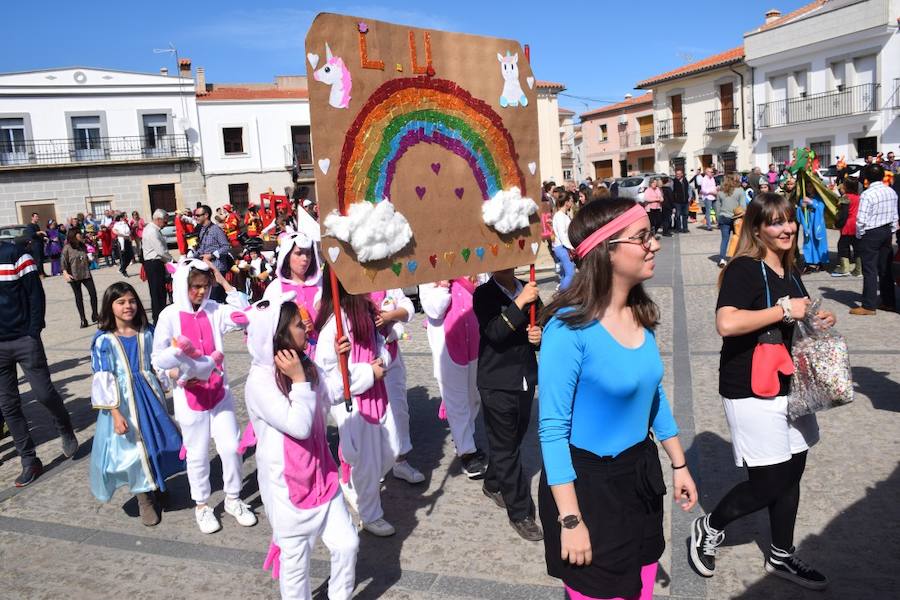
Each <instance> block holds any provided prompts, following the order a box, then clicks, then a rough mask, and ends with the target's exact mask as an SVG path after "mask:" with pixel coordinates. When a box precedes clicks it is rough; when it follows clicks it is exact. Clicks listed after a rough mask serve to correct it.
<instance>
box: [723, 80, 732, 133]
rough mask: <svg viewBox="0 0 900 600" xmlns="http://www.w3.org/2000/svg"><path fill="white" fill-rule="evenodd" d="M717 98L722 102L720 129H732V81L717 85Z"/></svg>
mask: <svg viewBox="0 0 900 600" xmlns="http://www.w3.org/2000/svg"><path fill="white" fill-rule="evenodd" d="M719 99H720V101H721V102H722V129H734V84H733V83H731V82H729V83H723V84H722V85H720V86H719Z"/></svg>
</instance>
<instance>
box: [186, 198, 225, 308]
mask: <svg viewBox="0 0 900 600" xmlns="http://www.w3.org/2000/svg"><path fill="white" fill-rule="evenodd" d="M194 219H195V220H196V221H197V229H196V230H195V231H196V233H197V245H196V246H194V249H193V250H191V251H190V252H188V254H189V255H190V256H192V257H193V258H199V259H203V260H211V261H212V262H213V264H214V265H215V266H216V269H218V270H219V273H222V274H225V273H227V272H228V270H229V269H230V268H231V264H230V262H229V261H230V260H231V255H230V254H229V253H228V252H229V250H230V249H231V244H230V243H228V236H226V235H225V232H224V231H222V228H221V227H219V226H218V225H216V224H215V223H213V221H212V209H211V208H210V207H209V206H207V205H206V204H201V205H200V206H198V207H197V208H196V209H194ZM209 297H210V299H212V300H215V301H216V302H219V303H222V302H225V290H224V289H223V288H222V286H221V285H218V284H216V285H215V286H213V289H212V292H211V293H210V296H209Z"/></svg>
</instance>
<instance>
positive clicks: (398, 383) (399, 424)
mask: <svg viewBox="0 0 900 600" xmlns="http://www.w3.org/2000/svg"><path fill="white" fill-rule="evenodd" d="M384 386H385V387H386V388H387V395H388V402H390V404H391V412H393V413H394V426H395V427H396V428H397V438H398V440H399V444H400V456H406V455H407V454H409V453H410V452H411V451H412V440H410V439H409V402H408V399H407V396H406V364H404V362H403V354H402V353H400V352H398V353H397V358H395V359H394V360H393V361H391V366H390V367H388V370H387V373H386V374H385V376H384Z"/></svg>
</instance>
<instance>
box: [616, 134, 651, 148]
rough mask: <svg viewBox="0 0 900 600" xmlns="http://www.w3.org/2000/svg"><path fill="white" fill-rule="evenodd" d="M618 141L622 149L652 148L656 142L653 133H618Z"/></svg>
mask: <svg viewBox="0 0 900 600" xmlns="http://www.w3.org/2000/svg"><path fill="white" fill-rule="evenodd" d="M619 140H620V142H621V144H622V147H623V148H640V147H642V146H652V145H653V142H655V141H656V137H655V136H654V135H653V132H652V131H650V132H646V131H645V132H643V133H641V132H640V131H627V132H620V133H619Z"/></svg>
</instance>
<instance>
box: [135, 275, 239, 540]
mask: <svg viewBox="0 0 900 600" xmlns="http://www.w3.org/2000/svg"><path fill="white" fill-rule="evenodd" d="M214 281H215V282H217V283H218V284H219V285H221V286H222V287H223V288H224V289H225V291H226V292H227V298H226V302H227V303H226V304H219V303H218V302H216V301H214V300H210V298H209V294H210V292H211V291H212V284H213V282H214ZM172 298H173V300H174V303H173V304H171V305H169V306H167V307H166V308H165V309H163V311H162V312H161V313H160V315H159V319H158V320H157V322H156V329H155V331H154V336H153V355H152V360H153V366H154V368H156V369H157V370H159V371H165V369H164V367H163V365H162V364H161V362H162V363H166V364H168V363H167V362H166V360H165V357H167V355H168V354H169V353H170V352H171V350H170V349H171V344H172V340H173V339H176V338H179V337H181V336H183V337H184V338H187V339H188V340H190V342H191V344H192V345H193V347H194V348H196V349H197V350H199V351H201V352H202V353H203V355H205V356H212V355H213V354H214V353H216V352H218V353H221V352H222V350H223V348H224V346H223V344H222V336H223V335H224V334H225V333H227V332H229V331H232V330H235V329H238V328H239V327H240V322H246V320H245V319H243V320H242V319H240V318H239V317H238V318H237V321H236V320H235V319H234V318H233V316H234V315H235V314H237V313H239V314H240V315H241V316H242V315H243V309H244V308H246V307H247V306H248V303H247V298H246V296H245V295H244V294H242V293H240V292H238V291H237V290H235V289H234V288H233V287H232V286H231V285H230V284H229V283H228V282H227V281H226V280H225V278H224V277H222V274H221V273H219V272H218V271H217V270H216V269H215V267H213V266H212V265H211V263H209V262H203V261H200V260H196V259H188V260H185V261H182V262H181V263H179V265H178V267H177V268H176V269H175V272H174V274H173V275H172ZM220 369H221V371H220V370H218V369H217V370H213V371H212V372H211V373H210V375H209V379H207V380H205V381H201V380H199V379H192V380H190V381H188V382H186V384H185V385H184V386H177V387H175V388H174V390H173V392H172V397H173V400H174V404H175V419H176V420H177V421H178V424H179V426H180V427H181V434H182V438H183V439H184V446H185V449H186V451H187V476H188V482H189V483H190V486H191V498H192V499H193V500H194V502H196V503H197V509H196V512H195V516H196V519H197V526H198V527H199V528H200V531H202V532H203V533H214V532H216V531H218V530H219V529H221V527H222V526H221V524H220V523H219V520H218V519H217V518H216V516H215V515H214V514H213V510H212V508H211V507H210V506H209V505H208V504H207V502H208V501H209V496H210V485H209V440H210V436H212V438H213V439H214V440H215V441H216V451H217V452H218V453H219V458H220V459H221V461H222V480H223V487H224V490H225V496H226V497H225V512H227V513H228V514H230V515H232V516H234V518H235V519H237V521H238V523H240V524H241V525H243V526H245V527H249V526H252V525H255V524H256V515H254V514H253V512H252V511H251V510H250V507H249V506H247V505H246V504H244V503H243V502H242V501H241V499H240V492H241V481H242V477H241V457H240V455H239V454H238V452H237V446H238V436H239V431H238V424H237V419H235V416H234V400H233V398H232V395H231V390H230V389H229V387H228V378H227V376H226V375H225V367H224V363H223V364H222V366H221V367H220Z"/></svg>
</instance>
